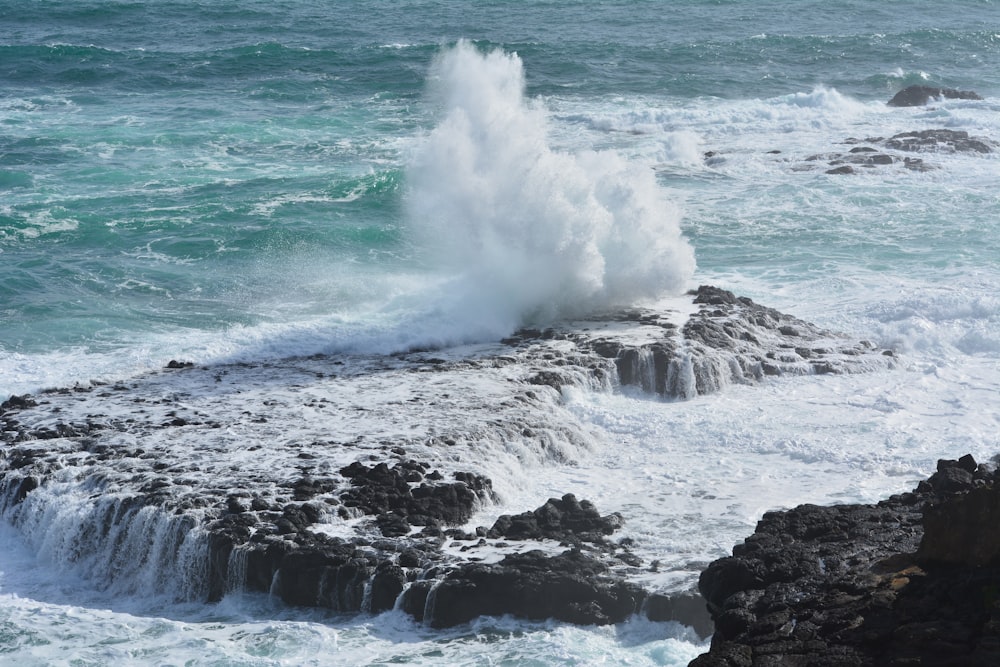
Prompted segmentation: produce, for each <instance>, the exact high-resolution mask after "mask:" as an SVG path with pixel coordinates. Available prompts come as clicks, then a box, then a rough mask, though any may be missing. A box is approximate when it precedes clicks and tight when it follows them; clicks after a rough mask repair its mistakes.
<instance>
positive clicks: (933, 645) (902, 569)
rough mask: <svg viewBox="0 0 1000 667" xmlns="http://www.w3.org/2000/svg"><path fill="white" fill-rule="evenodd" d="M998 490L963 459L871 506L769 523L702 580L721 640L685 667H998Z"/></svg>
mask: <svg viewBox="0 0 1000 667" xmlns="http://www.w3.org/2000/svg"><path fill="white" fill-rule="evenodd" d="M956 471H957V473H959V474H956ZM996 482H997V475H996V473H994V472H992V471H990V470H987V469H986V468H985V467H982V466H978V465H976V463H975V461H974V460H973V459H972V458H971V457H963V458H962V459H960V460H959V461H940V462H939V465H938V471H937V472H936V473H935V474H934V475H933V476H932V477H931V478H930V479H928V480H927V481H926V482H922V483H921V484H920V486H918V488H917V489H916V490H915V491H914V492H912V493H905V494H900V495H898V496H893V497H892V498H889V499H888V500H884V501H882V502H880V503H878V504H876V505H843V506H833V507H815V506H809V505H804V506H801V507H797V508H794V509H792V510H789V511H787V512H771V513H768V514H765V515H764V517H763V518H762V519H761V521H760V523H759V524H758V526H757V530H756V531H755V532H754V534H753V535H752V536H750V537H748V538H747V540H746V541H745V543H744V544H742V545H737V546H736V547H734V549H733V555H732V556H731V557H728V558H723V559H720V560H718V561H715V562H714V563H712V564H711V565H710V566H709V567H708V568H707V569H706V570H705V571H704V572H703V573H702V576H701V579H700V581H699V588H700V590H701V592H702V594H703V595H704V596H705V599H706V602H707V605H708V609H709V611H710V613H711V615H712V617H713V619H714V621H715V635H714V636H713V638H712V646H711V650H710V652H709V653H707V654H705V655H703V656H700V657H699V658H698V659H697V660H695V661H694V662H692V663H691V664H692V665H693V666H694V667H708V666H712V667H723V666H725V667H733V666H735V665H769V664H789V665H799V664H802V665H859V666H871V667H875V666H881V665H903V664H920V665H992V664H1000V597H998V596H997V595H996V591H997V590H1000V588H998V586H1000V567H998V565H1000V563H998V561H997V555H998V554H1000V551H998V549H1000V540H998V539H997V537H996V535H998V534H1000V531H998V530H997V525H1000V524H998V523H997V520H998V518H1000V502H998V495H997V492H996V491H995V490H994V489H995V485H996ZM918 545H919V550H918V548H917V547H918Z"/></svg>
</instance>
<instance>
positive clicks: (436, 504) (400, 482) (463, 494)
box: [340, 461, 493, 537]
mask: <svg viewBox="0 0 1000 667" xmlns="http://www.w3.org/2000/svg"><path fill="white" fill-rule="evenodd" d="M427 467H428V466H426V465H422V464H419V463H417V462H402V463H398V464H396V465H395V466H393V467H392V468H390V467H389V466H388V465H387V464H385V463H379V464H377V465H375V466H372V467H368V466H366V465H365V464H363V463H360V462H358V461H355V462H354V463H352V464H351V465H349V466H347V467H345V468H342V469H341V471H340V474H342V475H343V476H344V477H347V478H349V479H350V480H351V484H352V486H351V488H350V489H347V490H346V491H344V492H343V493H342V494H341V496H340V499H341V502H342V503H343V504H344V505H345V506H347V507H354V508H357V509H359V510H361V511H363V512H364V513H365V514H373V515H376V516H377V517H378V519H377V523H378V526H379V527H380V528H381V530H382V534H383V535H385V536H386V537H399V536H401V535H406V534H407V533H408V532H409V524H412V525H415V526H426V525H436V524H437V523H442V524H445V525H458V524H461V523H464V522H466V521H468V520H469V517H471V516H472V512H473V510H474V509H475V508H476V506H477V505H478V503H480V502H482V501H484V500H489V499H490V498H491V497H492V494H493V486H492V482H490V480H489V479H487V478H485V477H482V476H481V475H476V474H474V473H463V472H459V473H456V474H455V477H456V481H455V482H453V483H450V484H448V483H427V482H423V483H421V484H420V485H419V486H411V484H410V482H409V481H407V480H414V481H418V480H420V479H423V475H422V473H423V471H426V469H427ZM427 479H431V476H430V475H428V476H427Z"/></svg>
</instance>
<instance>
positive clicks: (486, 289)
mask: <svg viewBox="0 0 1000 667" xmlns="http://www.w3.org/2000/svg"><path fill="white" fill-rule="evenodd" d="M431 94H432V97H433V99H434V101H435V102H436V103H438V104H439V105H440V107H441V109H442V118H441V120H440V122H439V123H438V125H437V126H436V127H435V128H434V130H433V131H432V132H431V133H430V134H429V136H428V137H427V138H426V141H425V142H424V143H423V144H422V145H421V146H420V148H419V149H418V150H417V152H416V154H415V156H414V159H413V160H412V163H411V164H410V166H409V169H408V173H407V180H408V184H409V188H408V193H407V199H406V207H407V215H408V224H409V229H410V232H411V234H412V236H413V239H414V241H415V243H416V245H417V247H419V248H422V249H423V251H424V252H425V253H426V258H427V260H428V261H429V262H430V263H432V265H433V266H434V267H436V268H437V269H439V270H441V271H442V272H444V274H446V275H448V276H450V278H449V279H448V280H447V281H446V282H445V284H444V286H443V289H442V290H441V291H440V292H439V294H438V296H437V302H436V304H435V307H434V309H433V310H434V312H435V316H436V317H438V318H440V319H439V324H440V325H447V326H450V327H453V330H452V331H451V332H450V336H447V337H453V338H454V339H456V340H460V339H466V340H468V339H482V338H491V337H494V338H495V337H497V336H502V335H504V334H506V333H509V332H510V331H511V330H512V329H514V328H516V327H517V326H520V325H524V324H528V323H540V322H544V321H549V320H552V319H555V318H559V317H567V316H576V315H582V314H586V313H589V312H594V311H598V310H604V309H608V308H611V307H614V306H620V305H626V304H631V303H633V302H635V301H636V300H639V299H643V298H649V297H655V296H659V295H662V294H664V293H676V292H678V291H681V290H682V289H684V288H685V287H686V286H687V282H688V280H689V278H690V277H691V275H692V273H693V271H694V266H695V261H694V253H693V251H692V249H691V246H690V245H689V244H688V243H687V241H686V240H685V239H684V238H683V236H682V234H681V231H680V226H679V218H680V216H679V213H678V211H677V209H676V207H675V206H674V205H673V204H672V203H671V202H669V201H668V200H667V198H666V197H665V196H664V193H663V192H662V190H661V188H660V187H659V185H658V184H657V183H656V180H655V175H654V172H653V170H652V169H651V168H650V167H649V165H639V164H633V163H630V162H629V161H627V160H626V159H624V158H623V157H622V156H621V155H619V154H618V153H615V152H612V151H600V152H597V151H584V152H578V153H568V152H563V151H560V150H557V149H555V148H553V147H552V146H551V144H550V142H549V139H548V136H547V122H548V116H547V113H546V111H545V109H544V107H543V106H542V104H541V103H540V102H538V101H535V100H529V99H527V98H526V95H525V79H524V68H523V65H522V62H521V59H520V58H519V57H518V56H517V55H516V54H512V53H505V52H503V51H500V50H494V51H490V52H488V53H483V52H480V51H479V50H477V49H476V48H475V47H474V46H473V45H472V44H470V43H469V42H466V41H462V42H459V43H458V44H457V45H455V46H454V47H453V48H450V49H448V50H446V51H444V52H443V53H441V54H440V56H439V57H438V58H437V59H436V61H435V62H434V64H433V67H432V71H431Z"/></svg>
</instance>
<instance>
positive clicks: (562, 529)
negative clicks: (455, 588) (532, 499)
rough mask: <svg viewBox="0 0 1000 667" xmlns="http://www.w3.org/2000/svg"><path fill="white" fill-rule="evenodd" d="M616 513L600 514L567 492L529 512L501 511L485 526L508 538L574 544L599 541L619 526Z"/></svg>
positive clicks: (499, 535) (619, 517)
mask: <svg viewBox="0 0 1000 667" xmlns="http://www.w3.org/2000/svg"><path fill="white" fill-rule="evenodd" d="M623 523H624V520H623V519H622V516H621V515H620V514H618V513H617V512H616V513H613V514H609V515H607V516H603V517H602V516H601V515H600V514H599V513H598V511H597V509H596V508H595V507H594V505H593V504H592V503H590V502H589V501H586V500H583V501H578V500H577V499H576V496H574V495H573V494H571V493H568V494H566V495H564V496H563V497H562V498H561V499H556V498H550V499H549V500H548V502H546V503H545V504H544V505H542V506H541V507H539V508H538V509H536V510H534V511H532V512H524V513H522V514H518V515H515V516H510V515H507V514H505V515H503V516H501V517H500V518H498V519H497V521H496V523H494V524H493V527H492V528H490V530H489V533H488V535H489V537H491V538H494V539H496V538H505V539H510V540H529V539H531V540H539V539H550V540H556V541H558V542H566V543H571V544H576V543H579V542H601V541H603V540H604V537H605V536H607V535H611V534H612V533H614V532H615V531H616V530H618V529H619V528H621V526H622V525H623Z"/></svg>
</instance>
